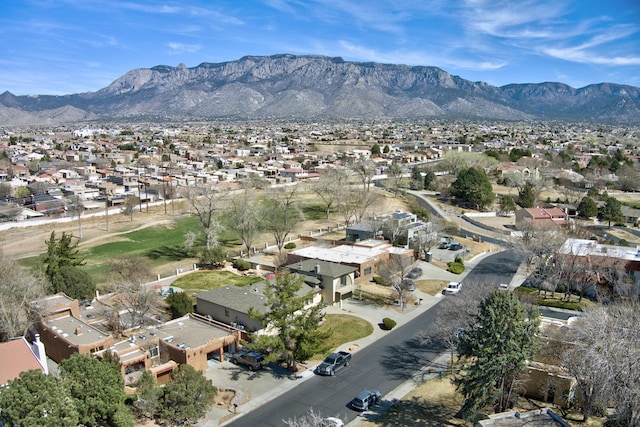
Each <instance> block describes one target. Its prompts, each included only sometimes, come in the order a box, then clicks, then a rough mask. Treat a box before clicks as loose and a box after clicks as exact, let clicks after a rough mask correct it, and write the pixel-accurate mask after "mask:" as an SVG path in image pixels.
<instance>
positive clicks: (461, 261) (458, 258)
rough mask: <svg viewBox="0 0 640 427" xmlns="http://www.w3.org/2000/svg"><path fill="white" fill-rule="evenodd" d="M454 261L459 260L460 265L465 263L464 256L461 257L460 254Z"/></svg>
mask: <svg viewBox="0 0 640 427" xmlns="http://www.w3.org/2000/svg"><path fill="white" fill-rule="evenodd" d="M453 262H457V263H458V264H460V265H464V261H463V260H462V258H460V256H456V259H455V261H453Z"/></svg>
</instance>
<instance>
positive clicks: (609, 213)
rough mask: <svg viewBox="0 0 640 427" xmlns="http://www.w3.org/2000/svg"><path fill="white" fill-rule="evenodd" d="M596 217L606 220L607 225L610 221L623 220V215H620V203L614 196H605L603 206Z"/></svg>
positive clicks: (617, 221)
mask: <svg viewBox="0 0 640 427" xmlns="http://www.w3.org/2000/svg"><path fill="white" fill-rule="evenodd" d="M598 218H599V219H600V220H602V221H608V222H609V227H611V223H612V222H613V223H614V224H615V223H619V222H624V216H623V215H622V203H620V201H619V200H618V199H616V198H615V197H609V196H606V199H605V203H604V206H603V207H602V210H601V211H600V214H599V215H598Z"/></svg>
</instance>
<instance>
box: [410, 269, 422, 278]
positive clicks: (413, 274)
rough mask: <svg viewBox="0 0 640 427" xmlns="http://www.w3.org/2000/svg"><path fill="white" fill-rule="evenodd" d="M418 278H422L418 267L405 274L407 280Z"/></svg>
mask: <svg viewBox="0 0 640 427" xmlns="http://www.w3.org/2000/svg"><path fill="white" fill-rule="evenodd" d="M420 276H422V269H421V268H420V267H414V268H412V269H411V271H409V273H407V277H408V278H409V279H417V278H418V277H420Z"/></svg>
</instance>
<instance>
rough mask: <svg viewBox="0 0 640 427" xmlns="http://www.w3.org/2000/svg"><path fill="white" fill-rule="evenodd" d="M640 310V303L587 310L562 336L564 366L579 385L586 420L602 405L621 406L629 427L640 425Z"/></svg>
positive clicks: (620, 416) (618, 409) (617, 408)
mask: <svg viewBox="0 0 640 427" xmlns="http://www.w3.org/2000/svg"><path fill="white" fill-rule="evenodd" d="M638 324H640V306H638V302H637V301H625V302H618V303H614V304H610V305H594V306H591V307H589V308H587V309H586V310H585V311H584V312H583V313H582V314H581V316H580V317H579V318H577V319H576V320H575V321H574V322H573V324H572V325H571V326H570V328H569V329H568V333H567V336H564V337H560V339H563V340H564V341H565V343H566V345H565V351H564V352H563V354H562V365H563V366H564V367H565V368H566V369H567V371H568V372H569V373H570V374H571V376H572V377H573V378H575V380H576V381H577V386H578V391H579V393H580V394H581V397H582V399H581V401H582V402H583V403H582V415H583V419H584V421H587V420H588V419H589V417H590V416H591V414H592V412H593V409H594V407H595V406H596V405H598V404H602V405H605V406H606V404H607V403H609V402H612V403H614V405H615V418H616V419H617V421H618V422H619V423H620V424H619V425H623V426H637V425H639V424H640V332H639V331H638Z"/></svg>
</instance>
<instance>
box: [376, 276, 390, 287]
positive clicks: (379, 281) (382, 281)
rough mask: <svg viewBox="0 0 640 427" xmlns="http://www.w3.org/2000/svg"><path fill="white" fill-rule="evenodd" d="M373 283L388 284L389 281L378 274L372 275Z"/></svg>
mask: <svg viewBox="0 0 640 427" xmlns="http://www.w3.org/2000/svg"><path fill="white" fill-rule="evenodd" d="M373 283H375V284H376V285H380V286H389V283H388V282H387V281H386V280H385V279H384V278H382V277H380V276H373Z"/></svg>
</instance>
